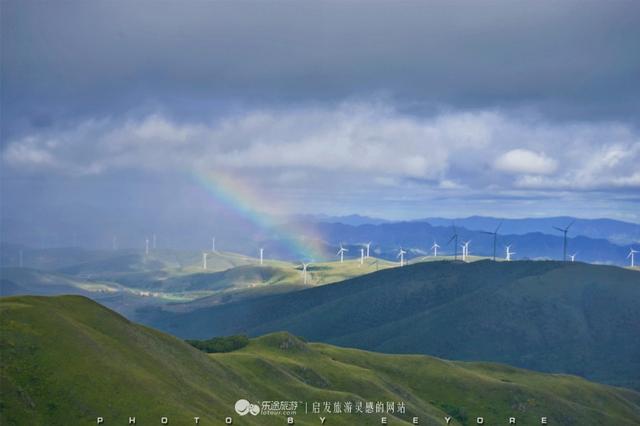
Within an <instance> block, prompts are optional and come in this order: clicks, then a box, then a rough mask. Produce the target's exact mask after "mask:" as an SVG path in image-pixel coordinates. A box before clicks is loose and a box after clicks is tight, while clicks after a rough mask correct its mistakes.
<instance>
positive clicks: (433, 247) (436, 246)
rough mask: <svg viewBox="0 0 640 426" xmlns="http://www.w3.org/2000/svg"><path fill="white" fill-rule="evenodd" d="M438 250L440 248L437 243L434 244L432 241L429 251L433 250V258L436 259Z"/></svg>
mask: <svg viewBox="0 0 640 426" xmlns="http://www.w3.org/2000/svg"><path fill="white" fill-rule="evenodd" d="M439 248H440V246H439V245H438V243H436V241H435V240H433V245H432V246H431V250H433V257H438V249H439Z"/></svg>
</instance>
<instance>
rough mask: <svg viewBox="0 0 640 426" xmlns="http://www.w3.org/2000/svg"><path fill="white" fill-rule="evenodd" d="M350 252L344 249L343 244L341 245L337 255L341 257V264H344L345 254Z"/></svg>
mask: <svg viewBox="0 0 640 426" xmlns="http://www.w3.org/2000/svg"><path fill="white" fill-rule="evenodd" d="M348 251H349V250H347V249H346V248H344V247H342V244H340V250H338V253H336V254H337V255H338V256H340V263H343V262H344V254H345V252H348Z"/></svg>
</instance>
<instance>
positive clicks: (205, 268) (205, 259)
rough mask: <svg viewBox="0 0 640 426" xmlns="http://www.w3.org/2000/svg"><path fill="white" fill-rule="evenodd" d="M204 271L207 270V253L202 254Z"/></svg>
mask: <svg viewBox="0 0 640 426" xmlns="http://www.w3.org/2000/svg"><path fill="white" fill-rule="evenodd" d="M202 269H204V270H205V271H206V270H207V252H204V253H202Z"/></svg>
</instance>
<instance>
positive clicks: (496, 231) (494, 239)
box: [481, 221, 502, 262]
mask: <svg viewBox="0 0 640 426" xmlns="http://www.w3.org/2000/svg"><path fill="white" fill-rule="evenodd" d="M501 226H502V221H500V223H499V224H498V226H497V227H496V229H495V230H494V231H493V232H489V231H481V232H482V233H483V234H488V235H493V261H494V262H495V260H496V242H497V241H498V230H499V229H500V227H501Z"/></svg>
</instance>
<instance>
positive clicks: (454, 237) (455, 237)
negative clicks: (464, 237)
mask: <svg viewBox="0 0 640 426" xmlns="http://www.w3.org/2000/svg"><path fill="white" fill-rule="evenodd" d="M452 241H453V260H458V230H457V229H456V225H453V235H452V236H451V238H450V239H449V242H448V243H447V245H449V244H451V242H452Z"/></svg>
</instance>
